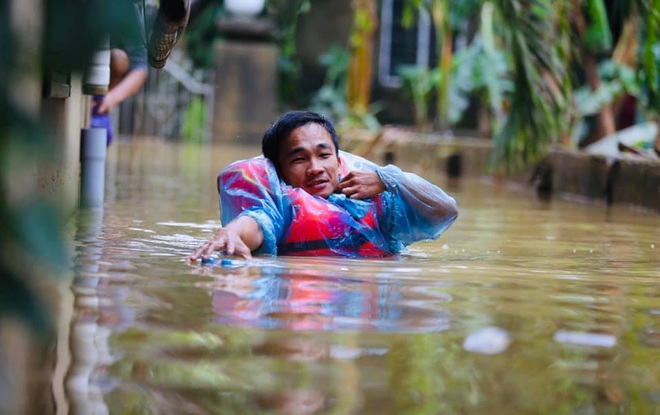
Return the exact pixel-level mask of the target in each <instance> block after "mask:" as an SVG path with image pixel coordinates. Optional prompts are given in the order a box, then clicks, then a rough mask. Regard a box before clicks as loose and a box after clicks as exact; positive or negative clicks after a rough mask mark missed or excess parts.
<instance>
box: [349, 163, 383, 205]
mask: <svg viewBox="0 0 660 415" xmlns="http://www.w3.org/2000/svg"><path fill="white" fill-rule="evenodd" d="M338 188H339V190H340V191H341V192H342V193H343V194H345V195H346V196H348V197H349V198H351V199H369V198H371V197H374V196H376V195H378V194H380V193H382V192H384V191H385V189H386V188H385V184H384V183H383V182H382V181H381V180H380V177H378V173H376V172H375V171H368V170H357V171H352V172H350V173H348V174H347V175H346V177H344V178H343V179H342V181H341V182H339V185H338Z"/></svg>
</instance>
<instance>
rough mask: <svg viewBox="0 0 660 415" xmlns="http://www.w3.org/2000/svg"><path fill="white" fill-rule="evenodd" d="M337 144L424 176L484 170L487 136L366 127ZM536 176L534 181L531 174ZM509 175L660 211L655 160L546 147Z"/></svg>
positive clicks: (659, 169)
mask: <svg viewBox="0 0 660 415" xmlns="http://www.w3.org/2000/svg"><path fill="white" fill-rule="evenodd" d="M340 147H341V148H342V149H344V150H348V151H351V152H354V153H356V154H359V155H363V156H365V157H367V158H369V159H371V160H373V161H375V162H376V163H379V164H386V163H388V162H393V163H395V164H398V165H400V166H401V167H403V168H404V169H407V170H408V171H412V172H415V173H418V174H422V175H424V176H425V177H429V178H433V177H436V176H444V177H447V176H449V177H459V176H460V177H470V176H484V175H490V174H492V172H491V171H490V169H489V163H488V161H489V157H490V153H491V149H492V141H490V140H484V139H476V138H469V137H456V138H452V139H447V138H443V137H442V136H438V135H434V134H429V135H421V134H417V133H415V132H414V131H412V130H403V129H398V128H391V129H389V130H388V129H385V133H384V136H382V137H377V136H375V135H374V134H372V133H369V132H366V131H346V132H342V133H341V141H340ZM539 166H542V167H539ZM539 175H540V176H543V177H540V181H541V182H543V183H539V182H538V181H536V180H531V183H530V179H533V178H537V176H539ZM509 180H512V181H516V182H520V183H522V184H525V185H528V186H529V187H530V189H532V188H536V189H537V190H538V187H539V186H547V185H549V186H551V194H552V195H554V196H555V197H561V196H562V195H575V196H580V197H584V198H587V199H590V200H593V201H597V202H602V203H603V204H620V205H632V206H639V207H643V208H648V209H650V210H651V211H656V212H660V161H657V160H644V159H641V158H632V157H629V156H626V157H622V158H620V159H619V160H618V161H616V162H612V161H610V160H607V159H606V158H605V157H602V156H593V155H589V154H585V153H580V152H577V151H563V150H561V151H560V150H557V151H552V152H550V153H549V154H548V157H547V158H546V160H544V161H543V162H542V164H539V165H537V166H532V167H530V169H529V170H528V171H526V172H522V173H519V174H517V175H515V176H512V177H509Z"/></svg>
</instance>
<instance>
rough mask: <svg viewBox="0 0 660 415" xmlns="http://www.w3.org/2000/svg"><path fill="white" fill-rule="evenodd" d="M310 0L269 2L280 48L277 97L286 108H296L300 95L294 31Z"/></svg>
mask: <svg viewBox="0 0 660 415" xmlns="http://www.w3.org/2000/svg"><path fill="white" fill-rule="evenodd" d="M310 7H311V2H310V0H269V2H268V10H269V11H270V13H271V14H272V15H273V16H274V18H275V39H276V41H277V44H278V45H279V47H280V57H279V83H278V88H279V97H280V102H281V103H282V104H283V105H284V106H286V107H296V106H298V104H300V103H299V102H298V100H299V97H300V93H299V88H298V85H299V84H300V76H301V70H300V62H299V61H298V58H297V55H296V31H297V29H298V19H299V17H300V15H301V14H304V13H307V12H309V10H310Z"/></svg>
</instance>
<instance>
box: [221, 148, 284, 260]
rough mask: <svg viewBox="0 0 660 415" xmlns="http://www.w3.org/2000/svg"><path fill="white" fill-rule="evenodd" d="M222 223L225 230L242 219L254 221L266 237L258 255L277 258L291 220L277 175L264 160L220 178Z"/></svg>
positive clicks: (248, 163)
mask: <svg viewBox="0 0 660 415" xmlns="http://www.w3.org/2000/svg"><path fill="white" fill-rule="evenodd" d="M218 192H219V204H220V212H221V213H220V219H221V221H222V224H223V226H226V225H227V224H228V223H229V222H231V221H232V220H234V219H236V218H238V217H240V216H248V217H250V218H252V219H254V220H255V221H256V222H257V224H258V225H259V226H260V227H261V230H262V231H263V233H264V242H263V243H262V244H261V246H260V247H259V248H258V249H257V250H256V251H255V253H257V254H266V255H276V254H277V241H278V240H279V239H280V237H281V236H282V234H283V233H284V229H285V226H286V223H288V221H290V218H287V217H286V216H287V215H286V214H285V213H284V212H285V208H284V203H285V200H284V198H283V194H282V187H281V185H280V181H279V178H278V176H277V172H276V171H275V167H274V166H273V164H272V163H271V162H270V161H269V160H267V159H265V158H264V157H254V158H251V159H248V160H241V161H237V162H234V163H232V164H230V165H229V166H227V167H225V168H224V169H223V170H222V171H221V172H220V174H219V175H218Z"/></svg>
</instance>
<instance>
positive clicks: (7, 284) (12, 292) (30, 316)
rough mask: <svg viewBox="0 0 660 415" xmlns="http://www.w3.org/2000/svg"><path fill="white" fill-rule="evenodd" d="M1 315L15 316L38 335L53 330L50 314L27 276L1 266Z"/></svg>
mask: <svg viewBox="0 0 660 415" xmlns="http://www.w3.org/2000/svg"><path fill="white" fill-rule="evenodd" d="M0 315H15V316H18V317H20V318H21V319H23V320H24V321H25V322H26V323H28V324H29V325H30V327H31V328H32V329H33V330H34V331H35V332H37V333H47V332H48V331H50V330H51V329H52V325H51V321H50V320H49V317H48V316H49V313H48V312H47V310H46V309H45V308H44V306H43V302H42V301H41V300H40V299H39V298H38V296H37V295H36V293H35V292H34V291H33V289H32V288H31V287H30V286H29V285H28V283H27V280H26V278H25V276H23V275H19V274H18V273H16V272H14V270H13V269H9V268H7V267H5V266H3V264H0Z"/></svg>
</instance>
